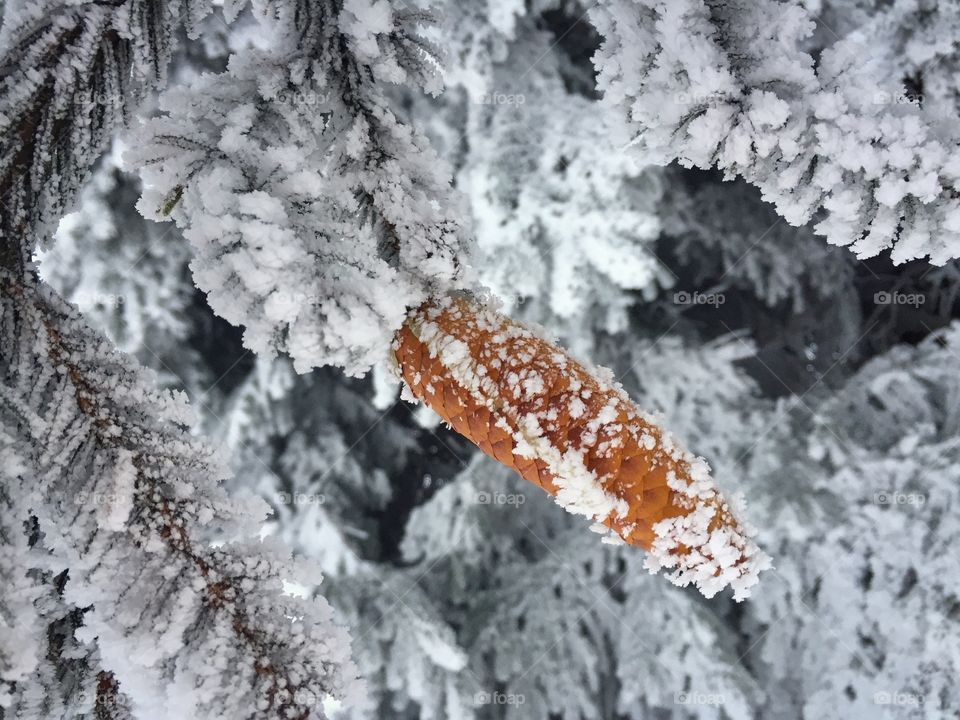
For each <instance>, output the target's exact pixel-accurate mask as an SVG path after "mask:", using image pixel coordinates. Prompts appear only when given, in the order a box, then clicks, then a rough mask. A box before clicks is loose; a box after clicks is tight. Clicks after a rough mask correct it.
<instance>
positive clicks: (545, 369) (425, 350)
mask: <svg viewBox="0 0 960 720" xmlns="http://www.w3.org/2000/svg"><path fill="white" fill-rule="evenodd" d="M393 350H394V354H395V357H396V361H397V364H398V367H399V371H400V374H401V375H402V377H403V380H404V382H405V384H406V386H407V388H408V389H409V391H410V392H412V394H413V395H414V396H415V398H416V399H419V400H422V401H423V402H425V403H426V404H427V405H428V406H430V407H431V408H432V409H433V410H434V411H436V412H437V414H439V415H440V417H442V418H443V419H444V420H445V421H446V422H447V423H449V424H450V425H451V426H452V427H453V429H454V430H456V431H457V432H458V433H460V434H461V435H463V436H464V437H466V438H468V439H469V440H470V441H472V442H473V443H474V444H476V445H477V446H478V447H479V448H480V449H481V450H483V452H485V453H486V454H487V455H490V456H491V457H493V458H495V459H497V460H499V461H500V462H501V463H503V464H504V465H507V466H508V467H511V468H513V469H515V470H516V471H517V472H518V473H520V475H522V476H523V477H524V478H525V479H527V480H529V481H530V482H532V483H534V484H535V485H537V486H538V487H541V488H543V489H544V490H545V491H546V492H548V493H549V494H550V495H552V496H553V497H554V498H555V499H556V501H557V502H558V503H559V504H560V505H562V506H563V507H564V508H566V509H567V510H568V511H570V512H572V513H576V514H580V515H586V516H588V517H590V518H592V519H593V520H595V521H596V523H597V524H595V525H594V526H593V528H592V529H594V530H596V531H598V532H601V533H604V534H606V537H605V538H604V541H605V542H613V543H620V542H621V541H624V542H627V543H629V544H631V545H637V546H639V547H642V548H643V549H645V550H646V551H647V552H648V557H647V567H648V568H649V569H650V570H651V572H656V571H657V570H659V569H660V568H668V569H670V570H672V572H671V574H670V575H669V576H668V577H669V579H670V580H671V581H672V582H674V583H676V584H678V585H688V584H690V583H694V584H695V585H696V586H697V587H698V588H699V589H700V590H701V592H703V594H704V595H706V596H707V597H712V596H713V595H715V594H716V593H717V592H718V591H720V590H722V589H723V588H725V587H726V586H727V585H730V586H731V587H732V588H733V591H734V598H735V599H737V600H742V599H743V598H745V597H747V596H748V595H749V588H750V587H751V586H753V585H754V584H755V583H756V582H757V576H758V574H759V572H760V571H761V570H764V569H766V568H768V567H769V566H770V559H769V557H767V555H766V554H764V553H763V551H762V550H760V549H759V548H758V547H757V545H756V544H755V543H754V542H753V541H752V540H751V535H752V534H753V533H752V532H751V531H750V530H749V529H748V528H746V527H745V526H744V525H742V524H741V523H740V522H738V521H737V519H736V518H735V517H734V514H733V510H732V508H731V507H730V505H729V504H728V503H727V501H726V500H724V499H723V498H722V497H721V496H720V494H719V493H718V492H717V489H716V487H715V485H714V483H713V480H712V479H711V477H710V468H709V467H708V466H707V464H706V462H705V461H704V460H703V459H702V458H699V457H695V456H693V455H691V454H690V453H688V452H686V451H685V450H683V449H682V448H681V447H680V446H679V444H678V443H677V442H676V441H675V440H674V439H673V437H672V436H671V435H670V434H669V433H668V432H666V431H665V430H663V429H662V428H660V427H659V426H658V425H657V424H656V422H655V421H654V419H653V418H652V417H650V416H649V415H647V414H645V413H643V412H642V411H640V410H639V409H638V408H637V407H636V405H634V403H633V402H632V401H631V400H630V398H629V396H628V395H627V394H626V392H625V391H624V390H623V389H622V387H621V386H620V385H619V383H617V382H616V381H615V380H614V378H613V377H612V374H611V373H610V371H609V370H606V369H592V368H587V367H584V365H582V364H581V363H579V362H577V361H576V360H574V359H573V358H571V357H570V356H569V355H568V354H567V353H566V352H565V351H564V350H562V349H561V348H559V347H558V346H557V345H555V344H554V343H552V342H550V341H549V340H547V339H545V338H544V337H542V336H541V335H540V334H538V333H537V332H536V331H535V330H533V329H531V328H528V327H526V326H524V325H520V324H519V323H517V322H514V321H513V320H511V319H510V318H508V317H506V316H504V315H501V314H500V313H498V312H496V311H494V310H492V309H491V308H489V307H488V306H486V305H483V304H481V303H480V302H478V301H476V300H474V299H471V298H467V297H447V298H444V299H441V300H437V301H433V302H430V303H427V304H425V305H423V306H422V307H420V308H419V309H418V310H416V311H414V312H412V313H411V314H410V317H409V318H408V320H407V322H406V324H405V325H404V326H403V327H402V328H401V330H400V331H399V332H398V333H397V337H396V340H395V342H394V345H393Z"/></svg>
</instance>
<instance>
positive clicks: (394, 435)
mask: <svg viewBox="0 0 960 720" xmlns="http://www.w3.org/2000/svg"><path fill="white" fill-rule="evenodd" d="M808 5H810V6H811V9H812V10H813V11H814V12H816V13H819V15H818V17H819V19H820V25H822V27H820V26H819V25H818V30H817V32H816V33H814V35H813V37H812V38H811V41H810V42H811V47H810V48H808V49H809V50H810V51H811V52H812V54H814V56H815V55H816V53H817V50H818V43H821V42H832V41H833V40H834V39H835V37H837V36H843V35H845V34H846V33H850V32H855V31H857V30H858V29H859V28H861V27H862V26H863V25H864V24H866V23H868V22H871V21H872V19H873V18H874V16H876V15H877V14H879V13H881V12H882V5H883V4H881V3H877V4H876V6H875V5H874V3H871V2H866V1H863V2H848V3H831V2H822V3H814V2H811V3H808ZM587 9H588V7H587V5H584V4H580V3H575V2H540V1H538V0H529V1H528V2H526V3H519V2H516V3H510V2H496V1H495V0H489V2H463V3H456V4H453V3H448V5H447V6H446V7H445V8H444V11H445V12H446V13H447V27H446V29H445V31H444V33H443V37H442V38H441V39H442V40H443V41H444V43H445V44H446V45H447V46H448V48H449V53H450V55H449V58H448V67H449V68H450V72H449V74H448V77H447V82H448V88H447V90H446V91H445V92H444V93H443V94H442V95H441V96H440V97H438V98H435V99H432V100H425V99H424V98H423V97H421V96H419V95H417V96H414V95H413V94H410V96H409V97H404V96H403V94H404V93H405V92H406V91H405V90H403V89H402V88H398V89H396V93H398V98H397V99H398V100H399V106H401V107H403V108H404V110H405V112H406V113H407V114H408V118H409V119H410V120H411V121H412V122H413V123H414V124H416V125H418V126H419V127H421V128H423V129H424V130H425V131H426V132H427V133H428V134H429V135H430V137H431V140H432V141H433V143H434V146H435V147H436V148H437V150H438V152H439V153H440V155H441V157H443V158H444V159H445V160H446V161H447V162H448V163H450V164H451V165H452V167H453V169H454V173H455V178H456V184H457V187H458V188H459V189H460V190H461V191H462V192H463V194H464V195H465V197H466V199H467V201H468V202H467V206H466V207H465V208H464V213H465V214H468V215H469V217H470V218H471V220H470V221H471V222H472V225H473V229H474V233H475V236H476V239H477V252H476V256H475V257H474V258H473V261H472V262H473V265H474V267H475V268H476V270H477V272H478V273H479V275H480V277H481V278H482V280H483V281H484V282H485V283H486V284H487V286H488V287H489V288H490V289H491V290H492V291H493V293H494V294H495V295H496V296H497V297H498V298H499V300H500V302H502V304H503V309H504V310H505V311H506V312H509V313H510V314H511V315H513V316H514V317H516V318H519V319H523V320H526V321H530V322H535V323H538V324H540V325H542V326H544V327H545V328H546V329H547V330H548V331H549V332H550V333H552V334H554V335H556V336H557V337H558V338H560V339H561V341H562V342H563V344H565V345H566V346H567V347H569V348H570V349H571V350H572V352H573V353H574V354H575V355H577V356H578V357H581V358H584V359H589V360H590V361H591V362H593V363H596V364H602V365H605V366H608V367H610V368H611V369H612V370H613V373H614V375H615V376H616V377H617V378H618V379H619V380H620V382H622V383H623V384H624V386H625V387H626V388H627V390H628V391H629V392H630V393H631V395H632V396H633V397H634V398H635V399H636V400H637V402H638V403H639V404H640V406H641V407H643V408H645V409H648V410H655V411H658V412H660V413H662V414H663V416H664V422H665V424H666V426H667V427H669V428H670V429H671V430H672V431H674V432H675V433H676V434H677V435H678V436H679V437H681V438H683V439H684V440H685V442H686V445H687V446H688V447H689V448H690V449H691V450H693V451H694V452H696V453H698V454H701V455H703V456H705V457H706V458H707V460H708V461H709V462H710V464H711V465H712V467H713V468H714V472H715V476H716V478H717V481H718V483H719V484H720V486H721V487H722V488H723V489H724V490H725V491H726V492H731V493H732V492H740V493H742V494H743V495H744V496H745V497H746V498H747V500H748V510H747V513H746V514H747V517H748V518H749V520H750V521H751V522H752V523H753V524H754V525H755V526H756V528H757V529H758V540H759V542H760V543H761V545H762V546H763V547H764V548H765V549H766V550H767V552H768V553H769V554H771V555H772V556H773V559H774V565H775V569H774V570H772V571H770V572H767V573H765V574H764V575H763V576H762V578H761V584H760V585H759V586H758V587H757V588H755V590H754V593H753V597H751V598H750V599H749V600H748V601H746V602H744V603H742V604H737V603H734V602H733V601H732V599H731V597H730V595H729V593H727V594H726V595H724V596H722V597H718V598H714V599H712V600H709V601H708V600H705V599H704V598H702V597H701V596H699V594H698V593H697V592H696V591H695V590H692V589H678V588H675V587H673V586H671V585H669V584H668V583H667V582H666V581H664V580H663V579H662V578H657V577H652V576H649V575H648V574H647V572H646V571H645V570H644V568H643V557H642V554H641V553H640V552H639V551H637V550H635V549H631V548H622V547H611V546H608V545H601V544H600V543H599V541H598V538H597V537H596V536H595V535H593V534H592V533H590V532H588V529H587V527H588V524H589V523H588V522H587V521H585V520H584V519H583V518H577V517H573V516H571V515H568V514H567V513H565V512H564V511H563V510H562V509H561V508H560V507H558V506H556V505H555V504H554V503H553V502H552V501H551V500H550V499H549V498H547V497H546V496H545V495H543V494H542V493H541V492H540V491H539V490H538V489H537V488H535V487H533V486H531V485H528V484H526V483H524V481H522V480H520V479H519V478H517V477H515V476H514V475H513V474H512V473H511V472H509V471H507V470H506V469H504V468H503V467H501V466H500V465H498V464H497V463H495V462H494V461H492V460H490V459H488V458H486V457H483V456H482V455H480V454H479V453H478V451H476V450H475V449H474V448H473V447H472V446H471V445H470V444H469V443H467V442H466V441H465V440H463V439H462V438H461V437H459V436H458V435H456V434H455V433H453V432H451V431H449V430H448V429H446V428H445V427H444V426H442V425H440V424H439V423H438V421H437V418H436V416H434V415H432V413H431V412H430V411H428V410H425V409H424V408H420V407H416V406H412V405H410V404H407V403H405V402H403V401H400V400H399V388H398V387H397V386H396V385H395V384H394V383H393V381H392V380H390V379H388V377H387V375H386V373H385V372H383V371H382V370H378V371H377V372H374V373H372V374H371V375H370V376H368V377H366V378H364V379H360V380H357V379H350V378H347V377H345V376H344V375H343V374H342V373H341V372H339V371H338V370H333V369H330V370H318V371H314V372H312V373H309V374H305V375H298V374H296V373H295V372H294V371H293V369H292V367H291V366H290V364H289V362H287V361H286V360H283V359H272V360H271V359H269V358H266V357H259V358H258V357H255V356H254V355H253V354H252V353H250V352H249V351H247V350H245V349H244V348H243V346H242V343H241V331H239V330H236V329H235V328H232V327H231V326H230V325H228V324H227V323H226V322H224V321H222V320H220V319H219V318H217V317H216V316H214V315H213V314H212V312H211V311H210V310H209V308H208V307H207V304H206V302H205V300H204V298H203V296H202V294H200V292H199V291H198V290H196V289H195V288H194V286H193V284H192V282H191V279H190V272H189V268H188V261H189V255H190V254H189V252H188V250H187V246H186V244H185V241H184V239H183V238H182V237H181V235H180V234H179V232H178V231H177V229H176V228H175V227H174V225H173V224H172V223H166V224H157V223H153V222H150V221H147V220H144V219H142V218H141V216H140V215H139V213H138V212H137V210H136V209H135V207H134V205H135V203H136V201H137V198H138V197H139V195H140V188H139V185H138V181H137V179H136V177H135V175H133V174H127V173H125V172H124V171H123V170H122V163H121V161H120V156H121V154H122V150H123V140H122V138H117V140H116V142H115V144H114V148H113V150H112V151H111V153H110V154H108V155H107V156H106V157H104V158H102V159H101V161H100V162H99V163H98V166H97V170H96V174H95V178H94V181H93V182H92V183H91V184H90V186H89V187H88V188H87V189H86V190H85V191H84V193H83V197H82V202H81V205H80V208H79V210H78V211H77V212H76V213H74V214H72V215H70V216H68V217H67V218H66V219H64V221H63V222H62V223H61V226H60V229H59V231H58V233H57V237H56V241H55V243H53V244H52V246H51V247H50V248H48V249H46V250H44V251H43V252H42V253H41V258H40V260H41V273H42V275H43V276H44V277H45V278H46V279H47V280H48V281H49V282H51V283H52V284H53V285H54V286H55V287H56V288H57V289H58V290H60V291H61V292H62V293H63V294H64V295H65V296H66V297H67V299H69V300H71V301H72V302H74V303H76V304H77V305H78V306H79V307H80V308H81V310H82V311H83V312H84V313H85V314H86V315H87V317H88V318H89V319H90V320H91V322H92V323H93V324H94V325H96V326H99V327H100V328H102V329H103V330H105V331H106V332H107V333H108V335H109V336H110V337H111V338H112V339H113V340H114V341H115V342H116V344H117V345H118V346H119V347H120V348H122V349H123V350H125V351H127V352H130V353H132V354H134V355H136V357H137V358H138V359H139V360H140V361H141V362H142V363H143V364H145V365H147V366H149V367H152V368H153V369H155V370H156V371H157V373H158V374H159V378H160V380H161V382H162V384H164V385H166V386H169V387H173V388H179V389H182V390H184V391H185V392H186V393H187V394H188V396H189V397H190V399H191V402H192V404H193V405H194V406H195V408H196V410H197V412H198V413H199V414H200V415H201V417H202V419H203V420H202V427H201V428H199V431H202V432H203V433H205V434H207V435H208V436H211V437H212V438H213V439H214V441H215V442H217V443H219V444H220V445H222V446H225V447H226V449H227V451H228V453H229V455H230V457H231V459H232V464H233V468H234V471H235V477H234V478H233V479H232V481H231V482H232V483H234V484H235V485H236V486H238V487H241V486H242V487H248V488H252V489H254V490H255V491H257V492H259V493H260V494H261V495H262V496H263V497H264V498H265V499H266V500H267V502H269V503H270V504H271V506H272V507H273V508H274V515H273V518H272V521H271V523H270V525H269V527H268V528H266V529H265V532H269V533H273V534H277V535H279V536H282V537H283V538H284V539H285V540H287V541H288V542H290V543H291V544H292V545H293V546H294V548H295V549H296V551H297V552H298V553H300V554H302V555H304V556H306V557H309V558H310V559H311V560H312V561H314V562H316V563H317V564H319V565H320V566H321V567H322V568H323V570H324V572H325V574H326V579H325V581H324V583H323V586H322V587H321V589H320V591H321V592H322V593H323V594H324V595H325V596H327V597H328V598H329V599H330V600H331V601H332V602H333V603H334V605H335V606H336V607H337V609H338V610H339V612H340V616H341V617H342V618H343V619H344V620H345V622H347V623H348V624H349V627H350V632H351V634H352V636H353V639H354V652H355V654H356V657H357V660H358V663H359V664H360V666H361V669H362V670H363V673H364V675H365V677H366V679H367V683H368V700H367V704H366V706H364V707H359V708H353V709H351V710H350V711H343V712H342V713H341V715H342V716H343V717H349V718H399V719H410V720H413V719H414V718H421V719H422V720H434V719H435V720H441V719H445V718H451V719H454V718H457V719H459V718H523V719H524V720H527V719H529V720H548V719H549V720H579V719H581V718H583V719H585V720H592V719H594V718H597V719H600V718H603V719H607V718H610V719H619V718H637V719H641V718H644V719H645V718H651V719H657V720H661V719H662V720H666V719H668V718H669V719H674V718H704V719H707V718H711V719H712V718H717V719H721V718H732V719H747V718H764V719H769V720H779V719H781V718H784V719H785V718H815V719H817V720H819V719H821V718H824V719H826V718H871V719H872V718H884V717H891V718H914V717H916V718H957V717H960V710H958V708H960V690H958V689H957V686H956V678H957V677H958V676H960V632H958V630H960V594H958V593H960V553H958V552H957V549H956V547H957V541H958V540H960V520H958V507H957V500H958V491H960V463H958V460H960V372H958V371H960V325H957V324H955V323H954V322H953V318H954V317H956V316H957V314H958V303H957V293H958V290H960V265H957V264H955V263H951V264H948V265H946V266H944V267H934V266H931V265H928V264H926V263H923V262H913V263H909V264H906V265H901V266H893V265H892V264H891V263H890V261H889V259H887V258H885V257H882V256H881V257H878V258H874V259H871V260H868V261H862V262H861V261H858V260H857V259H856V257H855V256H854V255H853V254H851V253H850V252H849V251H847V250H846V249H843V248H835V247H831V246H828V245H827V244H826V243H825V242H824V240H823V239H822V238H820V237H818V236H816V235H815V234H814V233H813V232H812V230H811V229H810V228H809V227H801V228H795V227H791V226H789V225H788V224H787V223H786V222H785V221H784V220H782V219H780V218H779V217H778V216H777V215H776V214H775V213H774V212H773V210H772V209H771V208H770V207H769V206H768V205H767V204H765V203H764V202H763V201H762V199H761V198H760V195H759V192H758V191H757V190H755V189H754V188H752V187H750V186H747V185H746V184H743V183H741V182H725V181H724V180H723V178H722V177H721V176H720V175H719V174H714V173H710V172H703V171H697V170H686V169H683V168H678V167H669V168H659V167H643V165H642V163H640V162H639V160H638V158H637V157H636V156H634V155H628V154H627V153H625V152H624V151H623V148H622V145H620V144H618V142H617V141H616V140H615V139H614V138H615V136H616V133H615V132H614V130H613V129H612V128H610V127H608V125H607V118H606V116H605V114H604V112H602V111H601V110H600V109H599V107H598V106H597V105H596V99H597V98H596V95H595V90H594V70H593V66H592V63H591V60H590V58H591V56H592V54H593V52H594V50H595V49H596V47H597V45H598V43H599V38H598V37H597V36H596V34H595V33H594V31H593V30H592V28H591V26H590V24H589V22H588V21H587V19H586V17H585V13H586V11H587ZM901 20H902V18H901ZM205 22H206V23H207V28H206V29H205V32H204V33H203V38H204V39H203V41H202V42H189V41H187V40H186V38H184V43H183V46H182V49H181V51H180V54H179V55H178V57H177V59H176V62H175V67H174V68H173V70H172V74H173V76H174V78H176V77H178V76H179V77H180V78H183V77H187V76H190V75H191V74H195V73H199V72H203V71H205V70H222V69H223V68H224V67H225V64H226V59H227V56H228V55H229V53H230V51H231V50H232V49H235V48H237V47H241V46H243V45H244V44H247V43H251V42H254V33H253V32H252V30H251V29H252V28H253V27H254V25H253V23H252V22H249V21H244V20H243V19H241V20H240V21H238V22H237V23H235V24H234V25H233V26H231V28H230V29H229V30H228V28H227V26H226V25H225V24H224V23H223V22H222V20H221V19H219V18H218V17H217V16H213V17H210V18H208V19H207V20H206V21H205ZM922 32H923V21H922V8H919V9H918V10H917V18H916V22H915V24H914V25H910V24H908V23H906V22H905V21H904V22H902V23H901V24H900V25H898V26H897V27H896V28H894V29H893V30H890V33H891V37H896V38H898V41H897V42H891V43H889V46H884V47H882V48H878V62H885V63H888V64H889V69H890V72H891V73H895V74H899V75H901V76H902V77H903V78H904V86H905V87H906V88H907V89H908V90H909V91H910V92H914V93H916V94H917V95H918V96H921V97H922V100H923V102H925V103H930V104H933V105H935V106H937V107H941V108H943V109H945V111H947V112H952V113H955V112H956V103H957V101H958V98H957V96H956V93H955V92H953V91H952V90H951V83H949V82H944V81H943V78H945V77H952V75H953V74H954V71H953V69H952V64H951V63H950V61H949V59H944V58H943V57H940V56H938V55H936V54H935V53H929V54H928V56H927V57H926V58H925V60H924V61H923V62H918V61H917V60H916V59H915V58H914V56H911V55H910V54H909V53H908V52H907V50H906V49H905V48H907V47H908V46H910V43H911V42H922V39H923V38H922ZM911 33H913V35H911ZM309 101H310V99H309V98H304V102H309Z"/></svg>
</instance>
